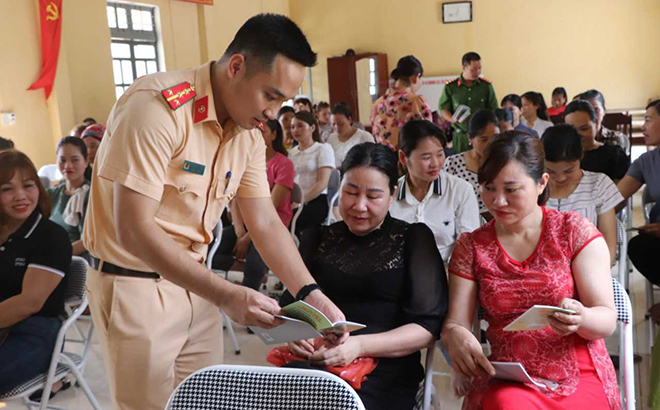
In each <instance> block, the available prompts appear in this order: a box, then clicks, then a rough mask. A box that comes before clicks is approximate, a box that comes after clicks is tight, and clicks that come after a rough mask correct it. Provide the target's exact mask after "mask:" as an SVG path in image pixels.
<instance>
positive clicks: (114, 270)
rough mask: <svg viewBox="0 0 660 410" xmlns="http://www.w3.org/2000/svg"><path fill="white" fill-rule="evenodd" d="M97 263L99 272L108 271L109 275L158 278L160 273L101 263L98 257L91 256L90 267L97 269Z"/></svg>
mask: <svg viewBox="0 0 660 410" xmlns="http://www.w3.org/2000/svg"><path fill="white" fill-rule="evenodd" d="M99 265H101V272H103V273H109V274H111V275H121V276H130V277H132V278H144V279H160V275H159V274H157V273H156V272H142V271H139V270H133V269H126V268H122V267H121V266H117V265H113V264H112V263H110V262H105V261H103V264H101V260H100V259H97V258H94V257H92V267H93V268H94V269H97V270H98V269H99Z"/></svg>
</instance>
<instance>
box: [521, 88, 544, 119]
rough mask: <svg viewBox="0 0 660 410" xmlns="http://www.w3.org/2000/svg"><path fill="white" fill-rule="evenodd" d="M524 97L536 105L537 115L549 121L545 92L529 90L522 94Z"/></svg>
mask: <svg viewBox="0 0 660 410" xmlns="http://www.w3.org/2000/svg"><path fill="white" fill-rule="evenodd" d="M522 98H524V99H526V100H528V101H529V102H531V103H532V104H534V105H536V116H537V117H539V118H540V119H542V120H545V121H548V120H549V119H548V106H547V105H545V98H543V94H541V93H537V92H535V91H527V92H526V93H525V94H523V95H522Z"/></svg>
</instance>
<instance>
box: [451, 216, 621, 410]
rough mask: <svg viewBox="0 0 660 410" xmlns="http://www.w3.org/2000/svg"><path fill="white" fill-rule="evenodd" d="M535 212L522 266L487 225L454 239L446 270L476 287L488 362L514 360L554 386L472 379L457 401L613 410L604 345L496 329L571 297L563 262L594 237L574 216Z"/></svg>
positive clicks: (613, 386)
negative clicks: (534, 240) (537, 227)
mask: <svg viewBox="0 0 660 410" xmlns="http://www.w3.org/2000/svg"><path fill="white" fill-rule="evenodd" d="M542 209H543V227H542V232H541V237H540V239H539V242H538V244H537V245H536V249H535V250H534V252H533V253H532V255H531V256H530V257H529V258H527V259H526V260H525V261H522V262H519V261H516V260H514V259H512V258H511V257H510V256H509V255H508V254H507V253H506V251H505V250H504V248H503V247H502V245H501V244H500V242H499V240H498V239H497V235H496V233H495V225H494V221H491V222H489V223H488V224H486V225H484V226H482V227H481V228H479V229H477V230H476V231H474V232H472V233H464V234H463V235H461V237H460V238H459V240H458V241H457V244H456V247H455V249H454V252H453V254H452V258H451V263H450V265H449V273H450V274H453V275H457V276H460V277H462V278H465V279H469V280H474V281H476V282H477V283H478V289H479V290H478V298H479V304H480V306H481V307H482V308H483V309H484V311H485V319H486V320H487V321H488V324H489V327H488V330H487V332H486V336H487V338H488V341H489V342H490V344H491V347H492V354H491V356H490V357H489V360H491V361H504V362H521V363H522V364H523V366H524V367H525V369H526V370H527V371H528V373H529V374H530V375H531V376H532V377H535V376H536V377H542V378H544V379H548V380H552V381H554V382H556V383H558V384H559V387H558V388H557V389H556V390H554V391H544V390H541V389H538V388H537V387H535V386H533V385H532V384H529V385H527V384H524V385H523V384H520V383H509V382H503V381H499V380H497V381H495V380H492V379H489V378H488V379H485V378H484V379H475V380H474V381H473V383H472V386H471V389H470V391H469V393H468V395H467V396H466V398H465V401H464V402H463V409H464V410H478V409H482V408H483V409H489V408H498V409H509V408H510V409H526V408H535V409H553V410H554V409H557V410H559V409H562V410H563V409H577V408H580V406H588V408H589V410H596V409H612V410H618V409H621V403H620V400H619V389H618V386H617V380H616V374H615V372H614V367H613V365H612V361H611V360H610V358H609V355H608V353H607V349H606V347H605V341H604V340H603V339H598V340H585V339H583V338H582V337H580V336H578V335H577V334H573V335H569V336H566V337H562V336H560V335H558V334H556V333H555V332H554V331H553V330H552V329H551V328H550V327H546V328H545V329H543V330H537V331H528V332H505V331H504V330H503V328H504V327H505V326H506V325H508V324H509V323H511V322H512V321H513V320H514V319H515V318H517V317H518V316H520V315H521V314H522V313H524V312H525V311H526V310H527V309H528V308H530V307H532V306H533V305H552V306H557V305H559V303H560V302H561V300H562V299H563V298H565V297H568V298H573V299H576V300H579V296H578V295H577V289H576V288H575V281H574V280H573V274H572V271H571V263H572V262H573V260H574V259H575V257H576V256H577V255H578V254H579V253H580V251H582V249H584V247H585V246H587V245H588V244H589V243H590V242H591V241H592V240H594V239H596V238H598V237H600V236H602V235H601V234H600V232H598V230H597V229H596V227H595V226H594V225H593V224H592V223H591V222H590V221H589V220H587V219H586V218H584V217H582V216H580V215H578V214H577V213H575V212H569V213H563V212H557V211H555V210H551V209H546V208H545V207H543V208H542Z"/></svg>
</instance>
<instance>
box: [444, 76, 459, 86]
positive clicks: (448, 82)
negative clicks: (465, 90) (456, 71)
mask: <svg viewBox="0 0 660 410" xmlns="http://www.w3.org/2000/svg"><path fill="white" fill-rule="evenodd" d="M459 78H461V77H456V78H454V79H453V80H447V81H445V85H447V84H451V83H453V82H455V81H458V79H459ZM459 85H460V84H459Z"/></svg>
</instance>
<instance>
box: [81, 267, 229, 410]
mask: <svg viewBox="0 0 660 410" xmlns="http://www.w3.org/2000/svg"><path fill="white" fill-rule="evenodd" d="M87 292H88V296H89V300H90V308H91V311H92V317H93V319H94V323H95V325H96V327H97V329H98V330H99V331H98V337H99V342H100V346H101V351H102V354H103V359H104V361H105V365H106V369H107V373H108V381H109V384H110V394H111V396H112V402H113V406H114V408H115V409H121V410H163V409H164V408H165V406H166V404H167V401H168V399H169V397H170V396H171V394H172V393H173V392H174V389H175V388H176V387H177V386H178V385H179V384H180V383H181V382H182V381H183V379H185V378H186V377H187V376H188V375H190V374H191V373H193V372H195V371H196V370H199V369H202V368H204V367H206V366H210V365H214V364H220V363H222V356H223V334H222V317H221V315H220V310H219V309H218V307H217V306H215V305H213V304H212V303H210V302H208V301H206V300H204V299H202V298H201V297H199V296H197V295H195V294H193V293H191V292H188V291H187V290H185V289H183V288H181V287H180V286H177V285H175V284H173V283H172V282H169V281H167V280H165V279H145V278H134V277H127V276H120V275H112V274H107V273H103V272H99V271H97V270H94V269H91V268H90V269H89V270H88V273H87Z"/></svg>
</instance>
